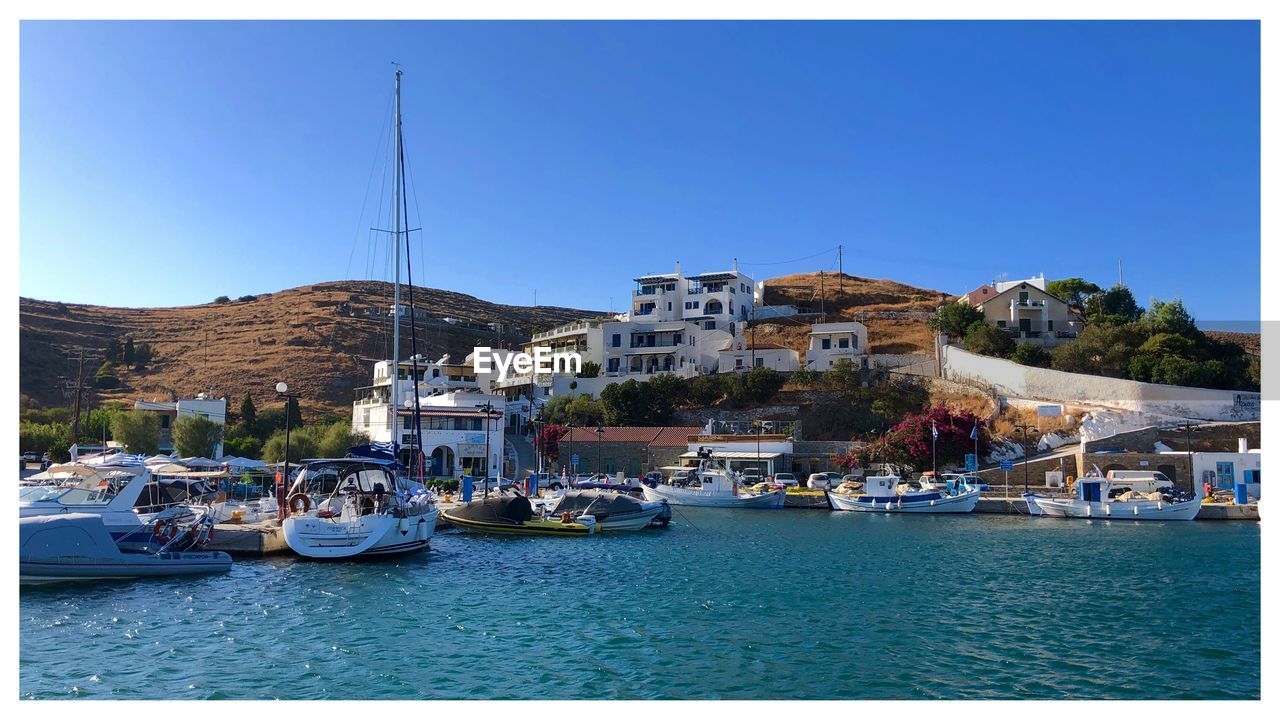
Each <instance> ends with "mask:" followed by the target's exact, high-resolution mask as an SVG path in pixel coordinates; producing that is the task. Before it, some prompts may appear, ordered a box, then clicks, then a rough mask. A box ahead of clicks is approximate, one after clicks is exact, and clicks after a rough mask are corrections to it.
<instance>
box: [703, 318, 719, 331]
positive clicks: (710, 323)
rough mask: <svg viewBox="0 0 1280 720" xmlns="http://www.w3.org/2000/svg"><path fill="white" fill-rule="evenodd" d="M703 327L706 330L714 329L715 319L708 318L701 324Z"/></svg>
mask: <svg viewBox="0 0 1280 720" xmlns="http://www.w3.org/2000/svg"><path fill="white" fill-rule="evenodd" d="M703 328H705V329H707V330H715V329H716V321H715V320H708V321H707V322H706V324H705V325H703Z"/></svg>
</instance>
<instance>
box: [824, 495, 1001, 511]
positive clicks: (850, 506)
mask: <svg viewBox="0 0 1280 720" xmlns="http://www.w3.org/2000/svg"><path fill="white" fill-rule="evenodd" d="M980 494H981V491H980V490H977V489H974V490H968V491H966V492H962V493H960V494H958V495H946V494H943V493H914V494H912V493H908V494H906V495H894V496H884V497H874V496H868V495H841V494H840V493H833V492H828V493H827V502H829V503H830V504H831V509H832V510H847V511H851V512H879V513H886V512H888V513H967V512H973V509H974V508H975V507H977V506H978V497H979V495H980Z"/></svg>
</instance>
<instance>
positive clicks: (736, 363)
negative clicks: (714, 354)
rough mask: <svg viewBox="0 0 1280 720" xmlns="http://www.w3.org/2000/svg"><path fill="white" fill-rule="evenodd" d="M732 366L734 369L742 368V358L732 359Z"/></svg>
mask: <svg viewBox="0 0 1280 720" xmlns="http://www.w3.org/2000/svg"><path fill="white" fill-rule="evenodd" d="M733 366H734V367H736V368H740V367H742V358H734V359H733Z"/></svg>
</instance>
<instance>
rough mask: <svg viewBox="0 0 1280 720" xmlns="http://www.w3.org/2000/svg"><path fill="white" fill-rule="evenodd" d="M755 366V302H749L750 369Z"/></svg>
mask: <svg viewBox="0 0 1280 720" xmlns="http://www.w3.org/2000/svg"><path fill="white" fill-rule="evenodd" d="M755 367H756V304H755V303H754V302H753V303H751V369H752V370H754V369H755Z"/></svg>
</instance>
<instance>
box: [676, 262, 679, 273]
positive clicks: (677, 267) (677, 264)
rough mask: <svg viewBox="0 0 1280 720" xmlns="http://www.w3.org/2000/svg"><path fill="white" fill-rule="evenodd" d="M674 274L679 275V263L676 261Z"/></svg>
mask: <svg viewBox="0 0 1280 720" xmlns="http://www.w3.org/2000/svg"><path fill="white" fill-rule="evenodd" d="M676 274H677V275H679V274H680V261H679V260H677V261H676Z"/></svg>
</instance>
